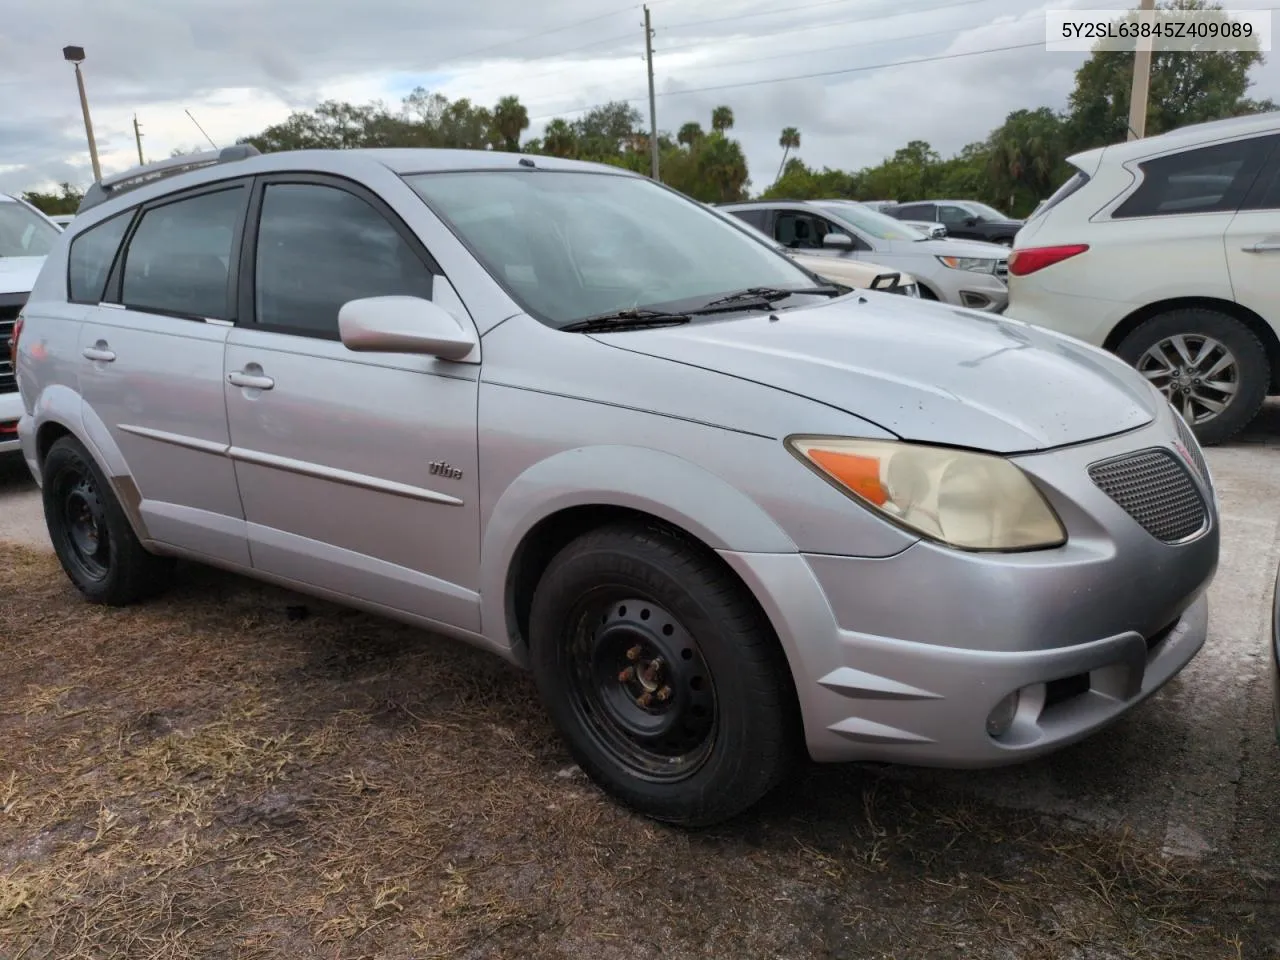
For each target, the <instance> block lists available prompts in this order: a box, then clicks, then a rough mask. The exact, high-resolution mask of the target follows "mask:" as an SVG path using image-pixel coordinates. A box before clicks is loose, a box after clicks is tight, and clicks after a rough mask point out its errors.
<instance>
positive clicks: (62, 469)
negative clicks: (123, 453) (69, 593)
mask: <svg viewBox="0 0 1280 960" xmlns="http://www.w3.org/2000/svg"><path fill="white" fill-rule="evenodd" d="M41 490H42V497H43V500H44V517H45V524H46V525H47V526H48V528H49V539H50V540H51V541H52V542H53V549H54V552H55V553H56V554H57V555H58V561H59V562H60V563H61V564H62V569H63V570H64V571H66V574H67V576H68V577H69V578H70V579H71V582H72V583H74V584H75V585H76V588H77V589H78V590H79V591H80V592H81V593H82V594H84V596H85V598H86V599H87V600H90V601H92V602H94V603H105V604H110V605H113V606H122V605H124V604H128V603H133V602H134V601H136V600H140V599H142V598H143V597H145V596H147V595H148V594H150V593H153V592H154V591H156V590H158V589H160V588H161V587H163V586H164V584H165V583H166V582H167V580H168V574H169V571H170V568H171V564H170V561H168V560H167V559H164V558H162V557H157V556H155V555H153V554H151V553H148V552H147V551H146V549H145V548H144V547H143V546H142V544H141V543H140V542H139V540H138V538H137V536H136V535H135V534H134V532H133V528H132V527H130V526H129V521H128V518H127V517H125V514H124V510H123V509H121V507H120V503H119V502H118V501H117V500H116V497H115V494H114V493H113V492H112V490H111V486H110V485H109V484H108V483H107V479H106V477H105V476H103V473H102V471H101V470H100V469H99V468H98V465H97V464H96V463H95V462H94V460H93V457H92V456H91V455H90V454H89V452H88V451H87V450H86V449H85V447H84V445H83V444H81V443H80V441H79V440H76V439H75V438H74V437H71V436H66V437H62V438H61V439H59V440H58V441H56V442H55V443H54V444H53V446H52V447H50V448H49V452H48V453H47V454H46V455H45V458H44V464H43V470H42V483H41Z"/></svg>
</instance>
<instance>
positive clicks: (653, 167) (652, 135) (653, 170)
mask: <svg viewBox="0 0 1280 960" xmlns="http://www.w3.org/2000/svg"><path fill="white" fill-rule="evenodd" d="M644 58H645V60H646V62H647V63H648V65H649V167H650V175H651V176H652V177H653V179H655V180H657V179H658V107H657V104H656V102H655V100H654V96H653V28H652V27H650V26H649V5H648V4H647V3H646V4H645V5H644Z"/></svg>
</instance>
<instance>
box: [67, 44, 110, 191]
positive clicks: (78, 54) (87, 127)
mask: <svg viewBox="0 0 1280 960" xmlns="http://www.w3.org/2000/svg"><path fill="white" fill-rule="evenodd" d="M62 59H63V60H68V61H70V62H71V63H72V64H73V65H74V66H75V68H76V87H77V89H79V91H80V112H81V113H83V114H84V135H85V137H86V138H88V140H89V161H90V162H91V163H92V164H93V182H94V183H98V182H99V181H101V180H102V168H101V167H100V166H98V143H97V141H96V140H94V138H93V121H92V120H90V119H89V98H88V97H87V96H85V92H84V74H82V73H81V72H80V64H81V63H83V62H84V47H63V48H62Z"/></svg>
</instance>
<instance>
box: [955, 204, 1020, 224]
mask: <svg viewBox="0 0 1280 960" xmlns="http://www.w3.org/2000/svg"><path fill="white" fill-rule="evenodd" d="M960 206H962V207H964V208H965V209H966V210H972V211H973V213H974V215H975V216H977V217H980V218H981V219H983V220H1008V219H1009V217H1008V216H1007V215H1006V214H1003V213H1001V212H1000V211H999V210H997V209H996V208H995V207H988V206H987V205H986V204H985V203H977V202H976V201H974V200H966V201H965V202H964V203H962V204H960Z"/></svg>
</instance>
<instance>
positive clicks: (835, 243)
mask: <svg viewBox="0 0 1280 960" xmlns="http://www.w3.org/2000/svg"><path fill="white" fill-rule="evenodd" d="M822 245H823V246H824V247H840V248H842V249H845V250H848V249H849V248H850V247H852V246H853V237H851V236H849V235H848V234H847V233H828V234H824V235H823V237H822Z"/></svg>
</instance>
